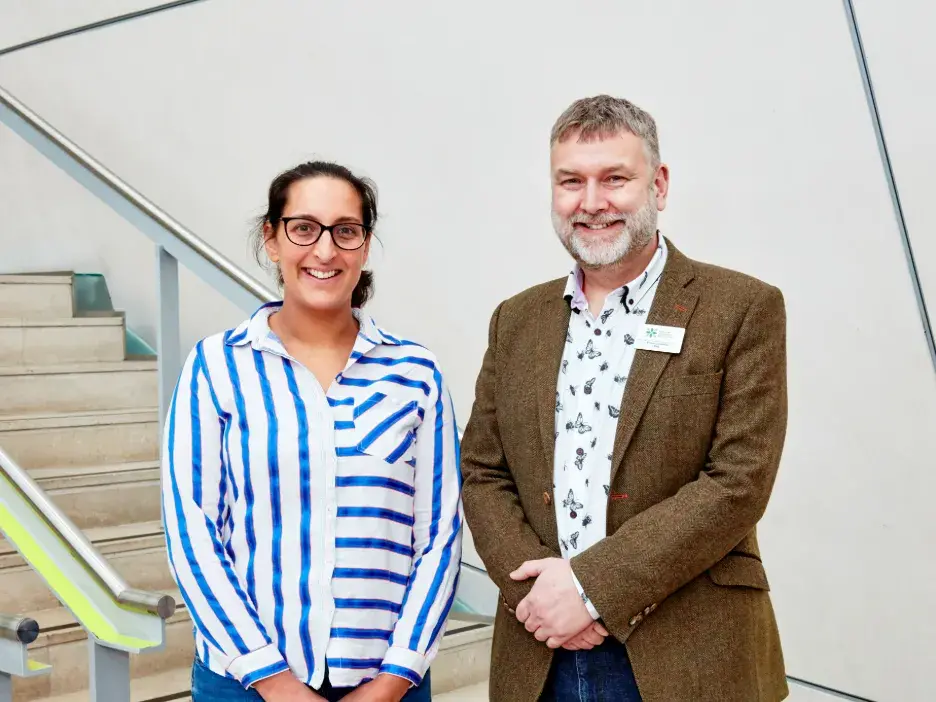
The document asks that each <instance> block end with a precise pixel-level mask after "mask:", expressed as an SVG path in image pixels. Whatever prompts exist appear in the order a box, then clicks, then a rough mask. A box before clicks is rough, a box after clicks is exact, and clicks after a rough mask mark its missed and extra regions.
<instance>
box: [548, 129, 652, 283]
mask: <svg viewBox="0 0 936 702" xmlns="http://www.w3.org/2000/svg"><path fill="white" fill-rule="evenodd" d="M550 163H551V171H552V210H553V213H552V219H553V227H554V228H555V229H556V234H557V235H558V236H559V239H560V241H562V244H563V245H564V246H565V247H566V249H567V250H568V252H569V253H570V254H571V255H572V257H573V258H574V259H575V260H576V261H578V263H579V264H580V265H581V266H582V267H584V268H599V267H602V266H608V265H612V264H615V263H617V262H618V261H620V260H621V259H623V258H625V257H627V256H628V255H629V254H631V253H632V252H635V251H640V250H642V249H643V248H644V247H646V246H647V245H648V244H649V243H650V242H651V241H652V240H653V237H654V235H655V234H656V231H657V212H658V211H659V210H662V209H663V208H664V207H665V206H666V195H667V188H668V171H667V169H666V167H665V166H660V167H659V168H658V169H656V171H655V172H654V171H652V170H651V169H650V162H649V159H648V158H647V151H646V149H645V148H644V143H643V140H642V139H641V138H640V137H638V136H636V135H634V134H631V133H630V132H623V131H622V132H620V133H618V134H617V135H615V136H613V137H607V138H604V139H597V140H594V141H589V142H580V141H579V140H578V134H577V133H573V134H571V135H569V136H567V137H566V138H565V139H564V140H563V141H560V142H558V143H557V144H556V145H555V146H553V148H552V153H551V157H550Z"/></svg>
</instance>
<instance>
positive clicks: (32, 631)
mask: <svg viewBox="0 0 936 702" xmlns="http://www.w3.org/2000/svg"><path fill="white" fill-rule="evenodd" d="M37 638H39V624H37V623H36V620H35V619H30V618H29V617H11V616H10V615H8V614H0V639H7V640H8V641H17V642H19V643H21V644H25V645H27V646H28V645H29V644H31V643H32V642H33V641H35V640H36V639H37Z"/></svg>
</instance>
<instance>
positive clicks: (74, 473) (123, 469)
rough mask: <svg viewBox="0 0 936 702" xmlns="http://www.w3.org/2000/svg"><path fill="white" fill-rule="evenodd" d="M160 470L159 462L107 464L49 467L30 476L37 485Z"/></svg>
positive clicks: (31, 471) (34, 471)
mask: <svg viewBox="0 0 936 702" xmlns="http://www.w3.org/2000/svg"><path fill="white" fill-rule="evenodd" d="M148 470H159V461H157V460H154V461H127V462H125V463H105V464H100V465H91V466H49V467H45V468H33V469H31V470H29V471H28V472H29V476H30V477H31V478H32V479H33V480H35V481H36V482H37V483H41V482H44V481H49V480H61V479H63V478H83V477H90V476H93V475H115V474H118V473H138V472H139V473H141V472H143V471H148Z"/></svg>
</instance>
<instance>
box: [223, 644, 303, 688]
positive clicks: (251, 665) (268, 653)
mask: <svg viewBox="0 0 936 702" xmlns="http://www.w3.org/2000/svg"><path fill="white" fill-rule="evenodd" d="M286 670H289V666H288V665H287V664H286V661H285V660H283V655H282V654H281V653H280V652H279V649H278V648H277V647H276V644H272V643H271V644H267V645H266V646H264V647H263V648H258V649H257V650H256V651H251V652H250V653H245V654H244V655H242V656H238V657H237V658H235V659H234V660H233V661H231V664H230V665H229V666H228V668H227V672H228V673H230V674H231V675H233V676H234V677H235V678H237V679H238V680H239V681H240V684H241V685H243V686H244V688H245V689H247V688H250V687H252V686H253V685H255V684H256V683H258V682H260V681H261V680H263V679H265V678H269V677H271V676H273V675H276V674H277V673H282V672H284V671H286Z"/></svg>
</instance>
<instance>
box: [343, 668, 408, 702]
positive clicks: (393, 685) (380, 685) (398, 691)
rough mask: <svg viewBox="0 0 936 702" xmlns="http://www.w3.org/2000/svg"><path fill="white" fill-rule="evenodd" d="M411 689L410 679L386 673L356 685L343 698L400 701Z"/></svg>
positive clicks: (349, 700) (348, 700) (356, 701)
mask: <svg viewBox="0 0 936 702" xmlns="http://www.w3.org/2000/svg"><path fill="white" fill-rule="evenodd" d="M409 689H410V681H409V680H406V679H405V678H400V677H397V676H396V675H389V674H387V673H384V674H383V675H378V676H377V677H376V678H374V679H373V680H371V681H370V682H367V683H364V684H363V685H360V686H359V687H356V688H355V689H354V690H353V691H352V692H351V693H350V694H348V695H345V696H344V697H343V698H342V699H343V700H344V701H345V702H400V700H401V699H403V695H405V694H406V693H407V691H408V690H409Z"/></svg>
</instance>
